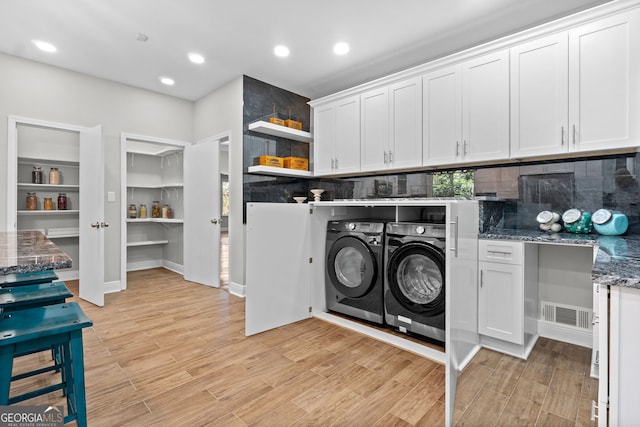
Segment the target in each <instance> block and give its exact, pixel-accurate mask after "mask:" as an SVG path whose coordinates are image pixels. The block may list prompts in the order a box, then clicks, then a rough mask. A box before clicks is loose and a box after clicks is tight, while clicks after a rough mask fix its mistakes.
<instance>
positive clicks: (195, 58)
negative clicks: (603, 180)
mask: <svg viewBox="0 0 640 427" xmlns="http://www.w3.org/2000/svg"><path fill="white" fill-rule="evenodd" d="M189 61H191V62H193V63H194V64H204V56H202V55H200V54H199V53H195V52H191V53H190V54H189Z"/></svg>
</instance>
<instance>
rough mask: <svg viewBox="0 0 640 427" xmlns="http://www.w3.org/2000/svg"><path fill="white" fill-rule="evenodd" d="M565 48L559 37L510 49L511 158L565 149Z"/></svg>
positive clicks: (566, 113) (555, 36) (563, 41)
mask: <svg viewBox="0 0 640 427" xmlns="http://www.w3.org/2000/svg"><path fill="white" fill-rule="evenodd" d="M567 46H568V39H567V34H566V33H561V34H557V35H553V36H551V37H546V38H543V39H540V40H535V41H533V42H530V43H525V44H523V45H520V46H517V47H515V48H513V49H511V86H512V87H511V156H512V157H516V158H517V157H523V156H536V155H543V154H550V153H560V152H562V151H563V150H566V149H567V148H566V147H567V138H568V128H567V123H568V122H567V121H568V93H569V89H568V72H569V68H568V60H569V58H568V56H567Z"/></svg>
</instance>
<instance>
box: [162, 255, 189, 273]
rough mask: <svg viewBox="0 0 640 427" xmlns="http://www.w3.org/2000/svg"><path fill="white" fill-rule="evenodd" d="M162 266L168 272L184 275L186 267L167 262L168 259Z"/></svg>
mask: <svg viewBox="0 0 640 427" xmlns="http://www.w3.org/2000/svg"><path fill="white" fill-rule="evenodd" d="M162 266H163V267H164V268H166V269H167V270H171V271H173V272H174V273H178V274H182V275H184V267H183V266H182V264H177V263H175V262H172V261H167V260H166V259H164V260H162Z"/></svg>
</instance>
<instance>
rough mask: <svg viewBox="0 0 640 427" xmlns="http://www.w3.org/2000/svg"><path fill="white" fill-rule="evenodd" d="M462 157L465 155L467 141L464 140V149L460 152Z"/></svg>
mask: <svg viewBox="0 0 640 427" xmlns="http://www.w3.org/2000/svg"><path fill="white" fill-rule="evenodd" d="M462 155H463V156H466V155H467V140H466V139H465V140H464V147H463V150H462Z"/></svg>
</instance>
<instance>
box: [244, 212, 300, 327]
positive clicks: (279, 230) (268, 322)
mask: <svg viewBox="0 0 640 427" xmlns="http://www.w3.org/2000/svg"><path fill="white" fill-rule="evenodd" d="M309 217H310V215H309V206H308V205H306V204H298V203H247V242H246V248H247V260H246V264H247V267H246V271H247V273H246V274H247V276H246V283H247V292H246V293H247V298H246V310H245V311H246V314H245V334H246V335H247V336H248V335H253V334H257V333H259V332H263V331H266V330H269V329H273V328H277V327H279V326H283V325H287V324H289V323H293V322H297V321H299V320H302V319H306V318H308V317H310V316H311V300H310V290H309V282H310V268H311V267H310V265H311V264H310V263H309V260H310V256H309V254H310V250H311V249H310V248H311V245H310V241H311V239H310V235H311V233H310V230H309ZM274 253H277V254H278V256H273V254H274Z"/></svg>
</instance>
